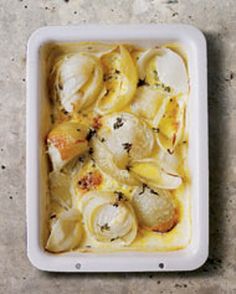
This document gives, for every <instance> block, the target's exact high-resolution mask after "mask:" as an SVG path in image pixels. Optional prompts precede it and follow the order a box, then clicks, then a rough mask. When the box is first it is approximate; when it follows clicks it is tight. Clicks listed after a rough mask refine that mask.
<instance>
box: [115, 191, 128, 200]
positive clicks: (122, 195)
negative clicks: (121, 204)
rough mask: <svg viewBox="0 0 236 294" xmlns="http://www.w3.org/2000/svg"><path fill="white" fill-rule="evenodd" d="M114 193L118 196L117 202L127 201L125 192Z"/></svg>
mask: <svg viewBox="0 0 236 294" xmlns="http://www.w3.org/2000/svg"><path fill="white" fill-rule="evenodd" d="M114 193H115V195H116V198H117V201H121V200H126V197H125V194H124V193H123V192H120V191H115V192H114Z"/></svg>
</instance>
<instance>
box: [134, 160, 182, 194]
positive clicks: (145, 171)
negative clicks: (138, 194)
mask: <svg viewBox="0 0 236 294" xmlns="http://www.w3.org/2000/svg"><path fill="white" fill-rule="evenodd" d="M130 172H131V174H132V175H133V176H135V177H137V179H139V180H140V181H141V182H143V183H145V184H147V185H148V186H150V187H154V188H160V189H169V190H171V189H176V188H178V187H179V186H180V185H181V183H182V179H181V177H180V176H179V175H178V174H175V173H171V172H168V171H166V170H164V168H163V167H161V165H160V164H159V163H158V162H157V160H156V159H143V160H139V161H136V162H133V164H132V166H131V167H130Z"/></svg>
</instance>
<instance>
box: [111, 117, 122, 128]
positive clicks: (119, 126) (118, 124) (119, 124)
mask: <svg viewBox="0 0 236 294" xmlns="http://www.w3.org/2000/svg"><path fill="white" fill-rule="evenodd" d="M123 124H124V121H123V120H122V118H121V117H117V118H116V122H115V123H114V125H113V129H114V130H116V129H119V128H121V127H122V126H123Z"/></svg>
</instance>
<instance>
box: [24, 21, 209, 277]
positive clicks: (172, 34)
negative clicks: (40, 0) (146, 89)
mask: <svg viewBox="0 0 236 294" xmlns="http://www.w3.org/2000/svg"><path fill="white" fill-rule="evenodd" d="M86 40H87V41H89V40H95V41H108V42H112V41H121V42H123V41H125V42H131V43H132V42H134V43H137V44H140V45H145V46H154V45H157V44H160V43H169V42H178V43H180V44H181V45H182V47H183V48H184V50H185V51H186V53H187V57H188V66H189V74H190V83H191V94H190V100H189V101H190V102H189V107H188V111H189V115H188V117H189V119H188V123H189V165H190V171H191V176H192V188H191V201H192V203H191V204H192V209H191V218H192V238H191V242H190V244H189V245H188V246H187V247H186V248H185V249H183V250H178V251H172V252H159V253H158V252H157V253H142V252H125V253H110V254H101V253H100V254H94V253H76V252H74V253H67V254H60V255H58V254H56V255H55V254H50V253H48V252H45V251H44V249H43V247H42V245H41V232H42V223H43V221H44V220H43V219H44V213H43V211H44V205H45V195H44V194H45V192H44V190H45V189H44V186H45V183H43V182H42V180H43V177H42V174H41V173H42V172H41V171H42V169H43V168H44V167H43V166H42V162H41V160H40V152H41V147H40V146H42V144H43V142H42V141H43V139H42V136H41V131H40V128H41V125H42V122H43V121H44V120H45V117H46V115H47V114H46V113H45V111H46V110H44V106H43V101H42V99H43V96H44V95H43V93H42V83H43V79H42V66H43V65H42V62H41V60H40V58H41V57H40V48H41V47H42V46H43V44H45V43H47V42H51V41H57V42H72V41H73V42H77V41H78V42H79V41H86ZM206 59H207V57H206V41H205V38H204V36H203V34H202V33H201V32H200V31H199V30H198V29H196V28H194V27H192V26H187V25H181V24H179V25H165V24H164V25H163V24H160V25H159V24H158V25H113V26H104V25H86V26H73V27H43V28H40V29H38V30H37V31H36V32H34V33H33V34H32V35H31V37H30V39H29V42H28V48H27V173H26V184H27V252H28V257H29V259H30V261H31V263H32V264H33V265H34V266H35V267H37V268H38V269H40V270H45V271H62V272H123V271H124V272H134V271H135V272H138V271H139V272H142V271H184V270H194V269H196V268H198V267H200V266H201V265H202V264H203V263H204V262H205V261H206V259H207V256H208V239H209V238H208V235H209V230H208V202H209V201H208V120H207V60H206Z"/></svg>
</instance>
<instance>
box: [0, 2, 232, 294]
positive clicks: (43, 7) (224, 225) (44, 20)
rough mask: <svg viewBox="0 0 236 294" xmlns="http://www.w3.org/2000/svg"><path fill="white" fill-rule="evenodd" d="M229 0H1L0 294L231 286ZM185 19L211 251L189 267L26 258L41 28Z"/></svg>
mask: <svg viewBox="0 0 236 294" xmlns="http://www.w3.org/2000/svg"><path fill="white" fill-rule="evenodd" d="M235 4H236V3H235V0H231V1H230V0H226V1H222V0H208V1H200V0H171V1H170V0H169V1H168V0H153V1H151V0H150V1H148V0H131V1H121V0H117V1H109V0H100V1H92V0H70V1H63V0H35V1H33V0H22V1H18V0H0V113H1V115H0V156H1V163H0V166H1V167H0V186H1V193H0V197H1V198H0V203H1V204H0V236H1V237H0V240H1V242H0V258H1V259H0V293H6V294H8V293H25V294H28V293H33V294H37V293H44V294H46V293H124V294H125V293H135V294H136V293H149V292H150V293H163V294H164V293H177V294H178V293H198V294H211V293H215V294H221V293H227V294H228V293H232V294H233V293H236V279H235V276H236V265H235V261H236V246H235V244H236V235H235V232H236V213H235V210H236V128H235V122H236V99H235V93H236V54H235V52H236V6H235ZM165 22H166V23H187V24H193V25H196V26H197V27H198V28H200V29H201V30H203V31H204V33H205V35H206V37H207V41H208V58H209V64H208V66H209V118H210V122H209V131H210V172H211V176H210V199H211V200H210V205H211V209H210V225H211V226H210V231H211V232H210V258H209V260H208V262H207V263H206V264H205V266H203V267H202V268H201V269H199V270H197V271H196V272H192V273H191V272H190V273H152V274H148V273H147V274H126V273H123V274H56V273H44V272H40V271H38V270H37V269H35V268H33V267H32V266H31V264H30V262H29V261H28V259H27V257H26V229H25V116H26V111H25V102H26V99H25V61H26V56H25V52H26V42H27V39H28V37H29V36H30V34H31V33H32V32H33V31H34V30H35V29H36V28H38V27H40V26H44V25H58V24H60V25H66V24H81V23H106V24H111V23H165Z"/></svg>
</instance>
